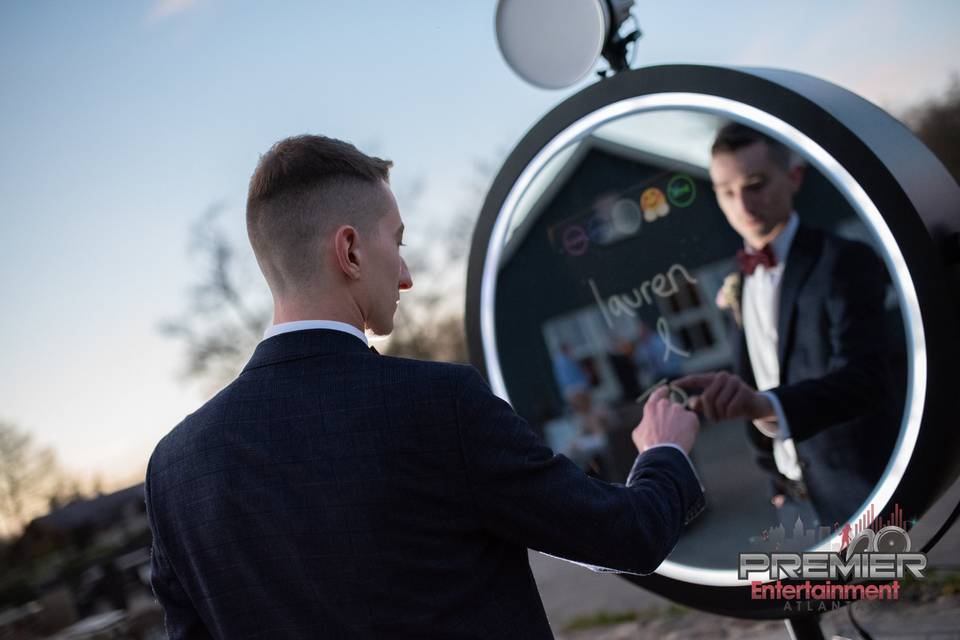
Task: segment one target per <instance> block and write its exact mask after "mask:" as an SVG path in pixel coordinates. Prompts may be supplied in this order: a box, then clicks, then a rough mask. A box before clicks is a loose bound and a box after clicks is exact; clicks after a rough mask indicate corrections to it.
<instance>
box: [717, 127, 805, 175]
mask: <svg viewBox="0 0 960 640" xmlns="http://www.w3.org/2000/svg"><path fill="white" fill-rule="evenodd" d="M755 142H765V143H766V144H767V152H768V153H769V154H770V159H772V160H773V161H774V162H775V163H777V164H778V165H779V166H781V167H783V168H784V169H789V168H790V167H792V166H794V165H795V164H796V162H797V160H799V158H797V157H796V155H795V154H794V153H793V152H792V151H791V150H790V149H789V148H787V147H786V146H785V145H784V144H782V143H781V142H778V141H776V140H774V139H773V138H771V137H770V136H768V135H767V134H765V133H761V132H760V131H757V130H756V129H751V128H750V127H748V126H746V125H742V124H740V123H739V122H731V123H729V124H727V125H724V126H723V127H721V128H720V130H719V131H718V132H717V137H716V139H714V141H713V146H712V147H711V148H710V156H711V157H712V156H715V155H717V154H718V153H732V152H734V151H737V150H738V149H742V148H743V147H748V146H750V145H751V144H753V143H755Z"/></svg>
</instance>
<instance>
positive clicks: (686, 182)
mask: <svg viewBox="0 0 960 640" xmlns="http://www.w3.org/2000/svg"><path fill="white" fill-rule="evenodd" d="M667 197H668V198H669V199H670V203H671V204H673V205H674V206H676V207H689V206H690V205H691V204H693V200H694V198H696V197H697V186H696V185H695V184H694V183H693V178H691V177H690V176H688V175H684V174H682V173H678V174H676V175H675V176H673V177H672V178H670V182H668V183H667Z"/></svg>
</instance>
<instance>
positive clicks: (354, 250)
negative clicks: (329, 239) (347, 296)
mask: <svg viewBox="0 0 960 640" xmlns="http://www.w3.org/2000/svg"><path fill="white" fill-rule="evenodd" d="M333 253H334V258H335V259H336V264H337V266H338V267H339V268H340V271H341V272H342V273H343V275H344V276H346V277H347V278H348V279H350V280H356V279H358V278H359V277H360V234H359V232H358V231H357V230H356V229H355V228H353V227H351V226H350V225H343V226H342V227H340V228H339V229H337V232H336V233H335V234H334V235H333Z"/></svg>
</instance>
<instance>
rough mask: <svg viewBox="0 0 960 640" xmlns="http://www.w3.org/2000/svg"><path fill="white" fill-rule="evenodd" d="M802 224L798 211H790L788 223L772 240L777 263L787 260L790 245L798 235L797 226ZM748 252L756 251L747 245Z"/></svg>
mask: <svg viewBox="0 0 960 640" xmlns="http://www.w3.org/2000/svg"><path fill="white" fill-rule="evenodd" d="M799 226H800V218H799V217H798V216H797V212H796V211H791V212H790V217H789V218H788V219H787V225H786V226H785V227H784V228H783V231H781V232H780V233H778V234H777V237H776V238H774V239H773V240H772V241H771V242H770V249H771V251H773V256H774V257H775V258H776V259H777V264H778V265H781V264H783V263H785V262H786V261H787V255H788V254H789V253H790V245H792V244H793V238H794V237H795V236H796V235H797V228H798V227H799ZM744 247H745V248H746V250H747V252H748V253H755V252H754V250H753V249H752V248H751V247H748V246H746V243H744Z"/></svg>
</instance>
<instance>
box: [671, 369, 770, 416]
mask: <svg viewBox="0 0 960 640" xmlns="http://www.w3.org/2000/svg"><path fill="white" fill-rule="evenodd" d="M673 384H675V385H677V386H678V387H681V388H684V389H703V392H702V393H701V394H700V395H698V396H691V398H690V402H689V406H690V408H691V409H692V410H694V411H699V412H701V413H703V415H705V416H706V417H707V419H708V420H711V421H713V422H717V421H720V420H734V419H736V418H746V419H748V420H760V421H764V422H769V421H775V420H776V419H777V415H776V412H775V411H774V409H773V404H772V403H771V402H770V399H769V398H767V397H766V396H765V395H763V394H762V393H760V392H759V391H756V390H755V389H753V388H752V387H751V386H750V385H748V384H747V383H746V382H744V381H743V380H742V379H741V378H740V376H737V375H734V374H732V373H727V372H726V371H718V372H716V373H697V374H693V375H689V376H684V377H682V378H680V379H679V380H675V381H674V382H673Z"/></svg>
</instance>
